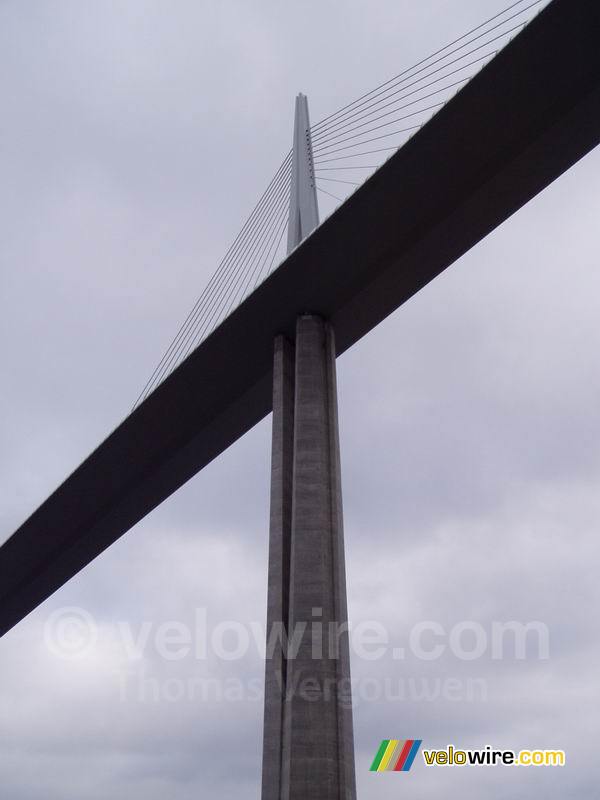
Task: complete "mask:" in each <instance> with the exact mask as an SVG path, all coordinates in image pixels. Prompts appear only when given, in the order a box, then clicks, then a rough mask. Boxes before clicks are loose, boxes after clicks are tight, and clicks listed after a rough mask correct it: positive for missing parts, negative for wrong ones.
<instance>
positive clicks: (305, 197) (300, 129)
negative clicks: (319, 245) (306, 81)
mask: <svg viewBox="0 0 600 800" xmlns="http://www.w3.org/2000/svg"><path fill="white" fill-rule="evenodd" d="M318 224H319V206H318V204H317V187H316V183H315V169H314V164H313V154H312V141H311V134H310V121H309V118H308V98H307V97H306V95H304V94H299V95H298V96H297V97H296V111H295V115H294V149H293V155H292V183H291V190H290V218H289V222H288V242H287V252H288V254H289V253H291V251H292V250H293V249H294V248H295V247H297V246H298V245H299V244H300V242H301V241H302V240H303V239H305V238H306V237H307V236H308V234H309V233H311V231H314V229H315V228H316V227H317V225H318Z"/></svg>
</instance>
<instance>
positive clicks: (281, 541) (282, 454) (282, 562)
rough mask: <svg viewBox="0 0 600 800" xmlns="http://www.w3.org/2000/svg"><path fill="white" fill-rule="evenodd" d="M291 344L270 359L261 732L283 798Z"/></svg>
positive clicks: (266, 762) (269, 780)
mask: <svg viewBox="0 0 600 800" xmlns="http://www.w3.org/2000/svg"><path fill="white" fill-rule="evenodd" d="M294 367H295V360H294V346H293V345H292V344H290V343H289V342H288V341H287V339H285V338H284V337H283V336H278V337H277V338H276V339H275V348H274V360H273V430H272V445H271V515H270V521H269V522H270V524H269V577H268V590H267V659H266V662H265V714H264V733H263V768H262V800H280V797H281V760H282V759H281V755H282V754H281V742H282V740H283V706H284V693H285V691H284V687H285V679H286V659H285V654H284V651H283V647H282V645H281V639H278V640H277V642H276V643H275V644H274V647H273V650H272V652H270V650H269V637H271V636H272V635H273V632H274V631H275V630H276V626H281V625H282V624H284V625H285V626H286V627H287V621H288V613H289V581H290V549H291V537H292V474H293V455H294V379H295V376H294Z"/></svg>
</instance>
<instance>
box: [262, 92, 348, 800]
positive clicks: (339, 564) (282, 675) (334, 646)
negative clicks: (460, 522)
mask: <svg viewBox="0 0 600 800" xmlns="http://www.w3.org/2000/svg"><path fill="white" fill-rule="evenodd" d="M318 223H319V214H318V205H317V196H316V187H315V179H314V167H313V158H312V144H311V135H310V123H309V117H308V103H307V98H306V97H305V96H304V95H301V94H300V95H298V97H297V98H296V111H295V122H294V149H293V164H292V184H291V195H290V217H289V225H288V253H289V252H291V250H293V249H294V248H295V247H296V246H297V245H298V244H300V242H301V241H302V240H303V239H304V238H305V237H306V236H308V234H309V233H311V231H312V230H314V228H316V226H317V225H318ZM299 311H300V309H299ZM271 459H272V460H271V513H270V530H269V578H268V599H267V660H266V669H265V716H264V739H263V784H262V800H306V798H308V797H310V798H311V800H354V798H355V797H356V789H355V776H354V742H353V733H352V709H351V693H350V654H349V643H348V633H347V630H346V629H345V628H344V629H343V632H342V633H341V634H340V630H342V627H341V626H343V625H344V623H346V622H347V617H348V612H347V602H346V575H345V563H344V532H343V522H342V494H341V476H340V454H339V433H338V417H337V389H336V371H335V343H334V333H333V329H332V327H331V326H330V324H329V323H328V322H327V321H326V320H323V319H321V318H320V317H319V316H318V315H315V314H312V313H302V314H300V315H299V316H298V317H297V320H296V336H295V341H294V342H291V341H289V340H288V339H287V338H285V337H283V336H277V337H276V338H275V342H274V368H273V439H272V455H271ZM281 625H283V627H284V628H285V630H287V631H288V633H289V637H290V640H291V639H292V636H293V632H294V630H296V631H302V629H303V625H305V626H306V628H305V632H304V634H303V635H302V638H301V640H300V645H299V648H298V651H297V653H296V654H295V656H294V657H293V658H292V657H290V658H289V659H288V658H287V657H286V655H287V654H286V652H285V650H284V647H282V645H281V639H278V640H277V645H276V646H273V643H274V640H275V636H274V632H275V633H276V632H277V630H278V626H279V629H280V626H281ZM330 631H333V636H330Z"/></svg>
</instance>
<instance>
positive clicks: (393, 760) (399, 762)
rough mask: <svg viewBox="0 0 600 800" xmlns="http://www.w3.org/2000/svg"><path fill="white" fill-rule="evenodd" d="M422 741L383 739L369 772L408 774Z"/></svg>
mask: <svg viewBox="0 0 600 800" xmlns="http://www.w3.org/2000/svg"><path fill="white" fill-rule="evenodd" d="M421 741H422V739H384V740H383V741H382V742H381V744H380V745H379V750H378V751H377V755H376V756H375V759H374V761H373V763H372V764H371V772H408V770H409V769H410V768H411V767H412V763H413V761H414V760H415V756H416V755H417V753H418V752H419V747H420V746H421Z"/></svg>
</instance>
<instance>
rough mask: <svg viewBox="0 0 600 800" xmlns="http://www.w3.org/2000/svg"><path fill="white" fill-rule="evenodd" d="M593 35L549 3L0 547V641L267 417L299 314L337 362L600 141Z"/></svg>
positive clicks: (589, 14)
mask: <svg viewBox="0 0 600 800" xmlns="http://www.w3.org/2000/svg"><path fill="white" fill-rule="evenodd" d="M599 30H600V3H598V2H597V0H554V2H553V3H551V4H550V5H549V6H548V7H547V8H546V9H545V10H544V11H543V12H542V13H541V14H540V15H539V16H538V17H536V18H535V19H534V20H533V22H532V23H531V24H530V25H529V26H528V27H527V28H526V29H525V30H524V31H523V32H522V33H521V34H519V36H517V37H516V38H515V39H514V40H513V41H512V42H511V43H510V44H509V45H508V46H507V47H506V48H505V49H504V50H503V51H502V52H501V53H500V54H499V55H498V56H497V57H496V58H495V59H494V60H493V61H492V62H491V63H490V64H488V65H487V66H486V67H485V68H484V69H483V70H482V71H481V72H480V73H479V74H478V75H477V76H476V77H475V78H474V79H473V80H472V81H471V82H470V83H469V84H468V85H467V86H466V87H465V88H464V89H463V90H462V91H461V92H460V93H459V94H458V95H457V96H456V97H454V98H453V99H452V100H451V101H450V102H449V103H448V104H447V105H446V106H445V107H444V108H443V109H442V110H441V111H440V112H439V113H438V114H437V115H436V116H435V117H434V118H433V119H432V120H431V121H430V122H429V123H428V124H427V125H426V126H425V127H424V128H422V129H421V130H420V131H419V133H417V134H416V135H415V136H414V137H413V138H412V139H411V140H410V141H409V142H408V143H407V144H406V145H405V146H404V147H403V148H402V149H401V150H400V151H399V152H397V153H396V154H395V155H394V156H393V157H392V158H391V159H390V160H389V161H388V162H387V163H386V164H385V165H384V166H383V167H382V168H381V169H380V170H379V171H378V172H377V173H376V174H375V175H374V176H373V177H372V178H370V179H369V180H368V181H367V182H366V183H365V184H364V185H363V186H362V187H361V188H360V189H359V190H358V191H357V192H356V193H355V194H354V195H353V196H352V197H350V199H349V200H348V201H347V202H346V203H345V204H344V205H343V206H342V207H341V208H339V209H338V211H336V213H335V214H334V215H332V216H331V217H330V218H329V219H328V220H326V222H325V223H324V224H323V225H321V227H319V228H318V229H317V230H316V231H315V232H314V233H313V234H312V235H311V236H310V237H309V238H308V239H307V240H306V241H305V242H304V243H303V244H302V245H301V246H300V247H299V248H297V249H296V250H295V251H294V252H293V253H292V254H291V255H290V256H289V257H288V258H287V260H286V261H285V262H284V263H283V264H282V265H281V267H279V269H277V270H276V271H275V272H274V273H273V274H272V275H271V276H270V277H269V278H268V279H267V280H266V281H265V282H264V283H263V284H262V285H261V286H260V287H259V288H258V289H257V290H256V291H255V292H254V293H253V294H252V295H251V296H250V297H249V298H248V299H247V300H245V301H244V303H242V305H240V306H239V308H237V310H236V311H235V312H234V313H233V314H231V316H230V317H229V318H228V319H227V320H225V322H223V323H222V324H221V325H220V327H219V328H218V329H217V330H215V331H214V333H212V334H211V336H210V337H209V338H208V339H206V340H205V341H204V342H203V343H202V344H201V346H200V347H199V348H198V349H197V350H196V351H195V352H194V353H192V354H191V355H190V356H189V358H188V359H187V360H186V361H185V362H184V363H183V364H182V365H181V366H180V367H179V368H178V369H177V370H176V371H175V372H174V373H173V374H172V375H171V376H170V377H169V378H168V379H167V380H166V381H165V382H164V383H163V384H162V385H161V386H160V387H159V388H158V389H157V390H156V391H155V392H154V393H153V394H152V395H151V396H150V397H149V398H148V399H147V400H146V401H145V402H144V403H143V404H141V405H140V406H139V407H138V408H137V409H136V410H135V412H134V413H133V414H132V415H131V416H130V417H128V418H127V419H126V420H125V421H124V422H123V423H122V424H121V425H120V426H119V427H118V428H117V429H116V430H115V431H114V433H112V434H111V435H110V436H109V437H108V438H107V439H106V441H104V442H103V443H102V444H101V445H100V446H99V447H98V449H97V450H95V451H94V452H93V453H92V454H91V455H90V456H89V458H88V459H87V460H86V461H84V463H83V464H82V465H81V466H80V467H79V468H78V469H77V470H76V471H75V472H74V473H73V474H72V475H71V476H70V477H69V478H67V480H66V481H65V482H64V483H63V484H62V485H61V486H60V487H59V488H58V489H57V490H56V491H55V492H54V493H53V494H52V495H51V496H50V497H49V498H48V500H46V502H45V503H44V504H43V505H42V506H40V508H39V509H38V510H37V511H35V513H34V514H33V515H32V516H31V517H30V518H29V519H28V520H27V521H26V522H25V523H24V524H23V525H22V526H21V527H20V528H19V529H18V530H17V531H16V533H14V534H13V536H12V537H11V538H10V539H9V540H8V541H7V542H6V543H5V544H4V545H2V547H0V635H2V634H4V633H5V632H6V631H7V630H9V629H10V628H11V627H12V626H13V625H15V624H16V623H17V622H18V621H19V620H21V619H22V618H23V617H24V616H26V615H27V614H28V613H29V612H30V611H31V610H32V609H34V608H35V607H36V606H37V605H38V604H39V603H41V602H42V601H43V600H44V599H45V598H47V597H48V596H49V595H51V594H52V593H53V592H54V591H55V590H56V589H58V588H59V587H60V586H61V585H62V584H63V583H65V582H66V581H67V580H69V578H71V577H72V576H73V575H75V574H76V573H77V572H78V571H79V570H81V569H82V568H83V567H84V566H85V565H86V564H88V563H89V562H90V561H91V560H92V559H94V558H95V557H96V556H97V555H98V554H99V553H101V552H102V551H103V550H104V549H105V548H106V547H108V546H109V545H110V544H111V543H112V542H114V541H115V540H116V539H118V538H119V537H120V536H121V535H122V534H124V533H125V532H126V531H127V530H129V529H130V528H131V527H132V526H133V525H135V524H136V523H137V522H138V521H139V520H140V519H142V517H144V516H145V515H146V514H148V512H149V511H151V510H152V509H153V508H155V507H156V506H157V505H158V504H159V503H161V502H162V501H163V500H165V498H167V497H169V495H170V494H171V493H172V492H174V491H175V490H176V489H177V488H178V487H180V486H181V485H182V484H183V483H185V481H187V480H188V479H189V478H190V477H192V476H193V475H194V474H195V473H197V472H198V471H199V470H200V469H202V467H204V466H205V465H206V464H207V463H208V462H209V461H211V460H212V459H213V458H215V457H216V456H218V455H219V453H221V452H222V451H223V450H225V449H226V448H227V447H229V445H231V444H232V443H233V442H235V441H236V439H238V438H239V437H240V436H242V435H243V434H244V433H245V432H246V431H247V430H249V428H251V427H252V426H253V425H255V424H256V423H257V422H258V421H259V420H260V419H262V418H263V417H264V416H265V415H266V414H268V413H269V411H270V410H271V369H272V350H273V338H274V336H275V335H276V334H278V333H287V334H289V335H290V336H291V335H292V334H293V330H294V324H295V319H296V316H297V315H298V313H300V312H303V311H309V312H313V313H317V314H320V315H322V316H323V317H326V318H328V319H330V320H331V321H332V323H333V325H334V328H335V336H336V342H337V348H338V354H339V353H341V352H343V351H344V350H346V349H347V348H349V347H350V346H351V345H352V344H353V343H354V342H356V341H357V340H358V339H360V338H361V337H362V336H364V335H365V334H366V333H368V332H369V331H370V330H371V329H372V328H373V327H374V326H375V325H377V324H378V323H379V322H381V320H383V319H384V318H385V317H386V316H387V315H388V314H390V313H391V312H392V311H394V310H395V309H396V308H398V306H400V305H402V303H404V302H405V301H406V300H408V299H409V298H410V297H411V296H412V295H413V294H414V293H415V292H417V291H418V290H419V289H421V288H422V287H423V286H425V285H426V284H427V283H428V282H429V281H430V280H432V279H433V278H434V277H435V276H436V275H438V274H439V273H440V272H442V271H443V270H444V269H446V267H448V266H449V265H450V264H452V263H453V262H454V261H455V260H456V259H457V258H459V257H460V256H461V255H462V254H463V253H465V252H466V251H467V250H469V249H470V248H471V247H473V245H475V244H476V243H477V242H478V241H479V240H480V239H482V238H483V237H484V236H486V234H488V233H489V232H490V231H491V230H493V229H494V228H495V227H496V226H498V225H499V224H500V223H502V222H503V221H504V220H505V219H507V217H509V216H510V215H511V214H513V213H514V212H515V211H516V210H517V209H518V208H520V207H521V206H522V205H523V204H524V203H526V202H527V201H528V200H530V199H531V198H532V197H534V196H535V195H536V194H537V193H538V192H540V191H541V190H542V189H543V188H544V187H545V186H547V185H548V184H549V183H550V182H551V181H553V180H554V179H555V178H556V177H557V176H559V175H560V174H561V173H562V172H564V171H565V170H567V169H568V168H569V167H570V166H571V165H572V164H574V163H575V162H576V161H577V160H578V159H580V158H581V157H582V156H584V155H585V154H586V153H587V152H588V151H589V150H591V149H592V148H593V147H594V146H595V145H596V144H597V143H598V141H599V140H600V48H598V44H597V32H598V31H599ZM548 235H551V231H549V233H548Z"/></svg>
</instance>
